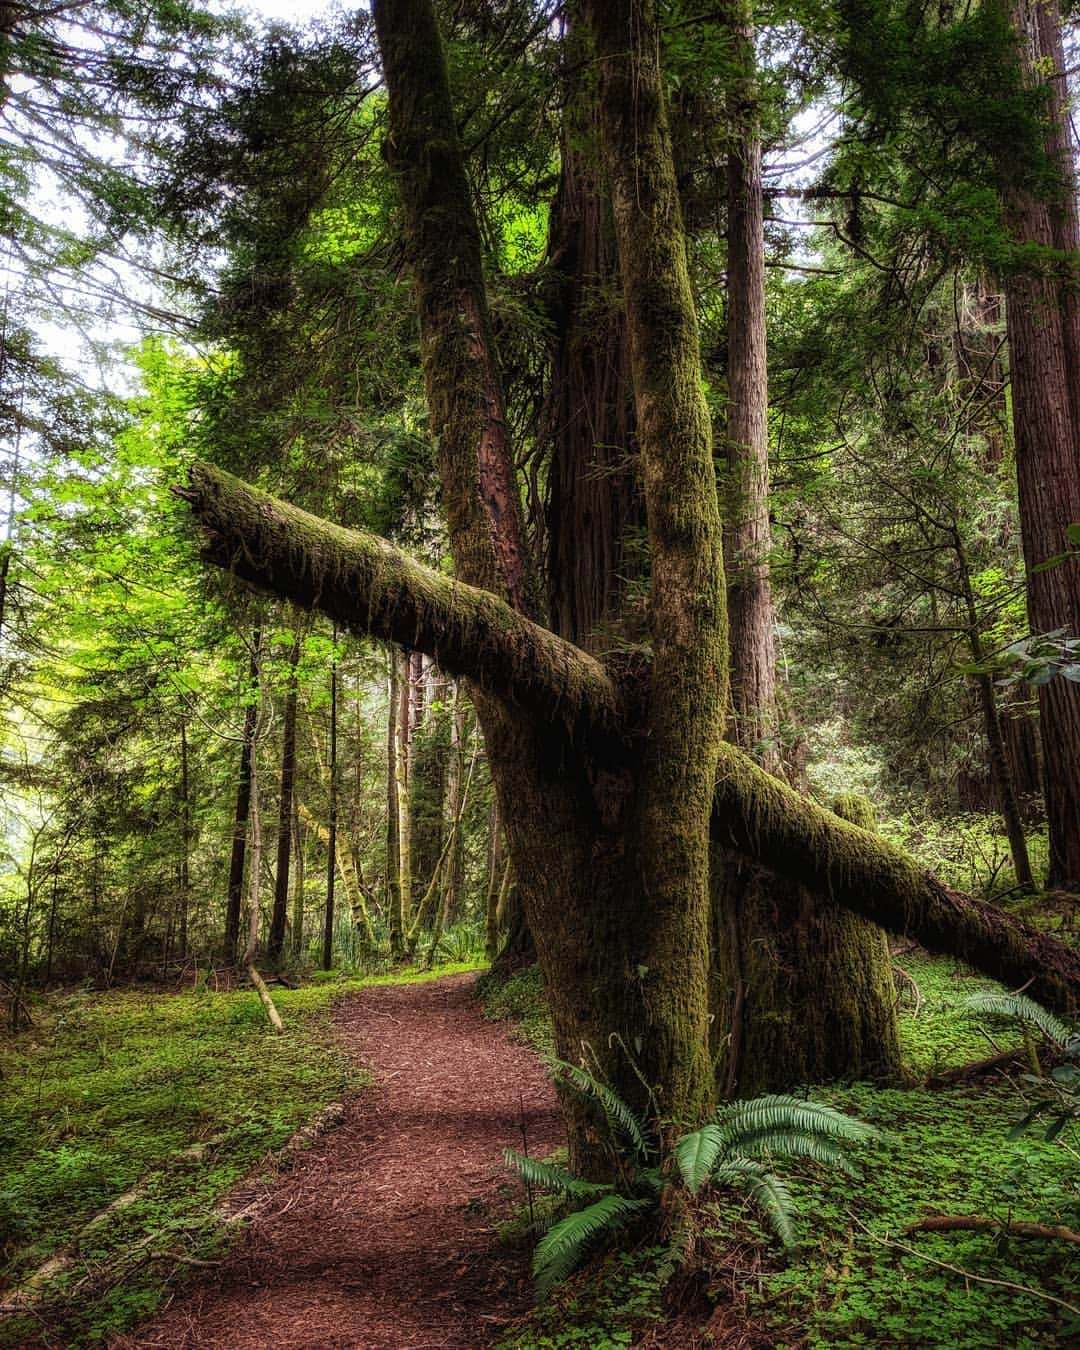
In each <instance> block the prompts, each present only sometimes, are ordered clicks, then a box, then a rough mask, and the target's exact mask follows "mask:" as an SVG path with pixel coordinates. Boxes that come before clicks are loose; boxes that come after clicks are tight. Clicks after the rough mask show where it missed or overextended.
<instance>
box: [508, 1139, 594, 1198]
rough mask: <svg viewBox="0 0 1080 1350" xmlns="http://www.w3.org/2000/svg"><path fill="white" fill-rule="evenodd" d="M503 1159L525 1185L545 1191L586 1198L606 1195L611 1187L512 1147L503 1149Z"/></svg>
mask: <svg viewBox="0 0 1080 1350" xmlns="http://www.w3.org/2000/svg"><path fill="white" fill-rule="evenodd" d="M503 1161H504V1162H505V1163H506V1165H507V1167H510V1168H513V1170H514V1171H515V1172H517V1174H518V1176H519V1177H520V1178H521V1179H522V1181H524V1182H525V1184H526V1185H527V1186H537V1187H539V1188H540V1189H541V1190H545V1191H557V1192H558V1193H559V1194H560V1195H572V1196H574V1197H575V1199H581V1200H588V1199H592V1198H593V1197H594V1196H598V1195H606V1194H608V1193H609V1192H610V1191H611V1187H610V1186H609V1185H606V1184H605V1183H603V1182H599V1181H586V1180H585V1179H584V1178H583V1177H578V1176H575V1175H574V1173H573V1172H568V1171H567V1170H566V1169H565V1168H564V1167H556V1166H555V1164H554V1163H546V1162H540V1160H539V1159H537V1158H529V1157H527V1156H526V1155H525V1154H524V1153H515V1151H514V1150H513V1149H512V1148H505V1149H503Z"/></svg>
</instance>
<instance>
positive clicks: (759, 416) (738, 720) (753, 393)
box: [724, 0, 781, 773]
mask: <svg viewBox="0 0 1080 1350" xmlns="http://www.w3.org/2000/svg"><path fill="white" fill-rule="evenodd" d="M729 27H730V34H731V41H732V58H733V62H734V64H735V68H736V76H735V79H734V81H733V85H732V88H731V90H730V92H729V95H728V109H729V115H730V116H729V122H730V126H731V131H730V135H731V137H732V145H731V148H730V150H729V151H728V160H727V199H728V265H727V300H728V331H727V338H728V367H727V368H728V408H727V484H726V486H727V491H726V493H725V512H724V563H725V567H726V570H727V578H728V593H727V595H728V632H729V642H730V646H731V656H732V661H731V702H732V711H733V726H732V732H733V735H732V739H733V740H734V741H735V742H736V744H738V745H741V746H742V748H743V749H744V750H746V751H747V752H748V753H750V754H753V755H754V757H755V758H756V759H757V760H758V762H759V763H760V764H761V765H762V766H763V767H764V768H766V769H768V770H769V772H770V773H778V772H779V771H780V767H781V765H780V751H779V745H778V740H777V715H776V650H775V642H774V638H773V605H772V587H771V585H770V580H769V551H770V546H771V534H770V527H769V431H768V399H769V395H768V363H767V359H766V339H765V235H764V223H763V206H762V188H761V138H760V133H759V130H758V112H757V101H758V95H757V81H756V76H755V57H754V31H753V21H752V10H751V7H750V5H749V4H748V3H745V0H736V3H735V4H734V5H733V6H732V10H731V13H730V18H729Z"/></svg>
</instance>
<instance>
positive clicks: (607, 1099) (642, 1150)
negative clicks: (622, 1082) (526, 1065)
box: [548, 1059, 654, 1158]
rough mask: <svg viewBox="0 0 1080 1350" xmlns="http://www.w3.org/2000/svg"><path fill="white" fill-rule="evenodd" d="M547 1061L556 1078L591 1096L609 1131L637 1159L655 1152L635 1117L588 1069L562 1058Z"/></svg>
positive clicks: (585, 1095)
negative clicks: (630, 1148)
mask: <svg viewBox="0 0 1080 1350" xmlns="http://www.w3.org/2000/svg"><path fill="white" fill-rule="evenodd" d="M548 1062H549V1063H550V1064H551V1066H552V1068H553V1069H554V1070H555V1075H556V1077H558V1078H561V1079H562V1080H563V1081H564V1082H565V1083H566V1084H567V1085H568V1086H569V1087H572V1088H573V1089H574V1090H575V1091H576V1092H580V1093H581V1095H582V1096H583V1097H591V1098H592V1099H593V1100H594V1101H595V1102H597V1103H598V1104H599V1106H600V1109H601V1110H602V1111H603V1113H604V1117H605V1119H606V1120H607V1122H608V1126H609V1127H610V1128H611V1130H612V1132H613V1133H617V1134H621V1135H623V1137H624V1138H625V1139H626V1140H628V1141H629V1143H631V1144H632V1145H633V1148H634V1152H635V1153H636V1154H637V1155H638V1157H639V1158H647V1157H648V1156H649V1155H650V1154H651V1153H653V1152H654V1149H653V1148H652V1147H651V1145H650V1144H649V1143H648V1142H647V1140H646V1138H645V1134H644V1131H643V1130H642V1128H641V1125H640V1124H639V1122H638V1119H637V1117H636V1116H635V1115H634V1113H633V1111H631V1109H630V1108H629V1107H628V1106H627V1104H626V1103H625V1102H624V1101H623V1099H622V1098H621V1097H620V1096H619V1095H618V1093H616V1092H612V1090H611V1088H609V1087H608V1086H607V1085H606V1084H604V1083H601V1082H600V1081H599V1079H596V1078H594V1077H593V1076H592V1074H591V1073H589V1071H588V1070H587V1069H581V1068H578V1066H577V1065H576V1064H568V1063H567V1062H566V1061H565V1060H563V1059H552V1060H549V1061H548Z"/></svg>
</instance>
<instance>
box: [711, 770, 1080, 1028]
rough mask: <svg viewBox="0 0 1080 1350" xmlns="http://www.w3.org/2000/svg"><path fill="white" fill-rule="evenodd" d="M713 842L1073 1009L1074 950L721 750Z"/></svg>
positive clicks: (1077, 975)
mask: <svg viewBox="0 0 1080 1350" xmlns="http://www.w3.org/2000/svg"><path fill="white" fill-rule="evenodd" d="M712 828H713V839H714V840H715V842H716V843H717V844H718V845H722V846H726V847H730V848H735V849H738V850H739V851H741V852H745V853H749V854H750V855H751V856H752V857H756V858H758V859H760V860H761V861H763V862H764V863H766V864H767V865H768V866H769V867H771V868H774V869H775V870H777V871H779V872H783V873H785V874H787V875H789V876H791V877H794V878H796V879H797V880H799V881H802V882H804V883H805V884H806V885H808V886H810V887H811V888H812V889H814V890H817V891H820V892H821V893H822V894H824V895H827V896H829V898H830V899H831V900H832V901H833V902H834V903H835V904H837V905H840V906H842V907H843V908H844V909H849V910H852V911H853V912H854V913H856V914H862V915H863V916H864V917H865V918H867V919H871V920H873V922H874V923H876V924H878V925H880V927H882V928H887V929H889V930H890V931H891V932H896V933H904V934H908V935H910V936H911V937H914V938H917V939H918V940H919V942H920V943H921V944H922V945H923V946H924V947H926V948H928V949H929V950H930V951H934V952H942V953H945V954H947V955H950V956H956V957H959V958H960V959H961V960H962V961H966V962H967V963H968V964H969V965H971V966H974V967H975V969H976V970H978V971H980V972H981V973H982V974H984V975H989V976H990V977H991V978H992V979H996V980H1000V981H1001V982H1002V984H1006V985H1010V986H1012V987H1014V988H1018V987H1019V986H1021V985H1024V986H1027V993H1028V994H1029V995H1030V996H1031V997H1032V998H1034V999H1035V1000H1037V1001H1038V1002H1039V1003H1043V1004H1045V1005H1046V1006H1047V1007H1048V1008H1052V1009H1054V1010H1055V1011H1058V1012H1064V1013H1070V1012H1073V1011H1075V1009H1076V1008H1077V1006H1078V1005H1080V951H1077V950H1075V949H1073V948H1071V947H1067V946H1066V945H1065V944H1064V943H1062V942H1059V941H1058V940H1057V939H1056V938H1053V937H1051V936H1050V934H1048V933H1043V932H1040V931H1039V929H1037V928H1034V927H1032V926H1031V925H1030V924H1028V923H1025V922H1024V921H1023V920H1022V919H1017V918H1014V917H1013V916H1011V915H1009V914H1006V913H1004V912H1003V911H1002V910H1001V909H999V908H998V907H997V906H996V905H993V904H990V903H989V902H987V901H985V900H978V899H976V898H975V897H974V896H970V895H963V894H961V893H960V892H959V891H952V890H949V888H948V887H947V886H944V885H942V883H941V882H940V881H938V880H937V879H936V878H935V877H933V876H932V875H931V874H930V873H929V872H927V871H926V870H925V868H923V867H921V866H920V865H919V864H918V863H917V862H916V861H915V860H914V859H913V858H910V857H909V856H908V855H907V854H906V853H904V852H902V851H901V850H900V849H898V848H896V847H895V846H894V845H892V844H890V843H888V842H887V841H886V840H884V839H881V838H880V837H878V836H876V835H873V834H869V833H868V832H867V831H866V830H861V829H859V828H858V827H857V826H854V825H849V824H848V823H847V822H846V821H843V820H841V819H840V818H839V817H837V816H835V815H833V813H832V812H831V811H825V810H823V809H822V808H821V807H819V806H816V805H815V804H814V803H813V802H811V801H808V800H807V799H806V798H805V797H800V796H799V794H798V793H797V792H794V791H792V789H791V788H789V787H787V786H786V785H785V784H783V783H781V782H779V781H778V780H777V779H775V778H772V777H770V775H769V774H767V773H765V772H764V771H763V770H761V769H759V768H758V767H757V765H755V764H753V763H752V762H751V761H750V760H749V759H747V758H746V756H745V755H741V754H740V753H739V752H738V751H737V750H736V749H734V747H731V746H724V747H723V749H722V751H721V759H720V769H719V772H718V774H717V779H716V795H715V797H714V801H713V827H712Z"/></svg>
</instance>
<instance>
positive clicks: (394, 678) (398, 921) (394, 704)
mask: <svg viewBox="0 0 1080 1350" xmlns="http://www.w3.org/2000/svg"><path fill="white" fill-rule="evenodd" d="M399 680H400V665H399V663H398V654H397V652H396V651H395V650H393V649H391V651H390V682H389V690H388V693H387V707H386V914H387V924H388V927H389V930H390V934H389V936H390V959H391V960H392V961H401V960H403V959H404V956H405V913H404V910H403V909H402V904H401V851H400V836H399V834H398V830H399V828H400V825H401V816H400V815H399V813H398V766H397V757H398V715H399V709H400V707H401V686H400V683H399Z"/></svg>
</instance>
